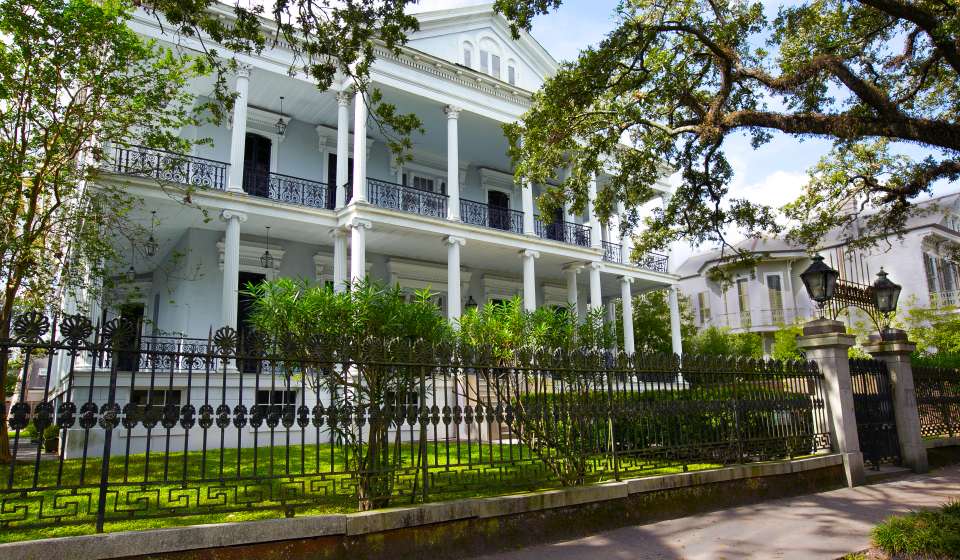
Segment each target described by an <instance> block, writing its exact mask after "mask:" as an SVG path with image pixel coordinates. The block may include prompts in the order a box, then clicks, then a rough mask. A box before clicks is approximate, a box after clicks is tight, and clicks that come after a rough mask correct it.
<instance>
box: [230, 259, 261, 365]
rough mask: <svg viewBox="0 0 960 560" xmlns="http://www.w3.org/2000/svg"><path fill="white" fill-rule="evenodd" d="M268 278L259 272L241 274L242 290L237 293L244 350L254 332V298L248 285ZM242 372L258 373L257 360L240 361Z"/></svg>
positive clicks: (240, 284) (238, 319)
mask: <svg viewBox="0 0 960 560" xmlns="http://www.w3.org/2000/svg"><path fill="white" fill-rule="evenodd" d="M266 279H267V277H266V275H264V274H260V273H257V272H240V274H239V275H238V280H239V286H240V290H239V292H238V293H237V336H238V339H239V340H240V343H241V345H242V347H243V348H247V347H248V345H249V340H250V339H249V337H250V334H251V333H252V332H253V327H252V325H251V324H250V315H251V314H252V312H253V297H252V296H251V295H250V294H248V293H246V292H247V285H248V284H253V285H257V284H259V283H261V282H263V281H264V280H266ZM239 362H240V364H239V366H240V370H241V371H242V372H243V373H255V372H256V371H257V361H256V360H239Z"/></svg>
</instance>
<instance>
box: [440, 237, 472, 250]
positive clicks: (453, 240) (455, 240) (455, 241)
mask: <svg viewBox="0 0 960 560" xmlns="http://www.w3.org/2000/svg"><path fill="white" fill-rule="evenodd" d="M443 242H444V243H445V244H446V245H459V246H461V247H463V246H464V245H466V244H467V240H466V239H464V238H463V237H457V236H456V235H448V236H446V237H444V238H443Z"/></svg>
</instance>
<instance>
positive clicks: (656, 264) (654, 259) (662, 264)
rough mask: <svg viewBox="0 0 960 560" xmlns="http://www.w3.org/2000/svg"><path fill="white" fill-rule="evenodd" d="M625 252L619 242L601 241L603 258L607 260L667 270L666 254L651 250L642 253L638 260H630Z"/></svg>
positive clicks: (668, 263)
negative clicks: (644, 253)
mask: <svg viewBox="0 0 960 560" xmlns="http://www.w3.org/2000/svg"><path fill="white" fill-rule="evenodd" d="M625 252H626V251H625V249H624V247H623V245H620V244H619V243H612V242H610V241H604V242H603V260H605V261H607V262H613V263H617V264H630V265H633V266H638V267H640V268H644V269H646V270H652V271H654V272H662V273H664V274H666V273H667V272H669V265H670V259H669V258H667V256H666V255H661V254H660V253H653V252H651V253H647V254H646V255H643V257H641V258H640V259H638V260H634V261H631V260H630V255H627V254H624V253H625Z"/></svg>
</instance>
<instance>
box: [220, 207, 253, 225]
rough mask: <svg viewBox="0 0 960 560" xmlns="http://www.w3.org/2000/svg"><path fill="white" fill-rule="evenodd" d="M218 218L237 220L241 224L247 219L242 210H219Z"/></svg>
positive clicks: (226, 220)
mask: <svg viewBox="0 0 960 560" xmlns="http://www.w3.org/2000/svg"><path fill="white" fill-rule="evenodd" d="M220 219H221V220H223V221H225V222H229V221H230V220H237V221H238V222H240V223H241V224H242V223H243V222H245V221H247V215H246V214H244V213H243V212H237V211H236V210H221V211H220Z"/></svg>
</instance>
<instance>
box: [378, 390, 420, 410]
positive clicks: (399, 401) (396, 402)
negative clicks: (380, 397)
mask: <svg viewBox="0 0 960 560" xmlns="http://www.w3.org/2000/svg"><path fill="white" fill-rule="evenodd" d="M384 402H385V403H386V404H388V405H390V406H392V407H401V406H417V403H419V402H420V395H419V394H418V393H417V392H416V391H406V394H402V393H397V391H387V394H386V395H384Z"/></svg>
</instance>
